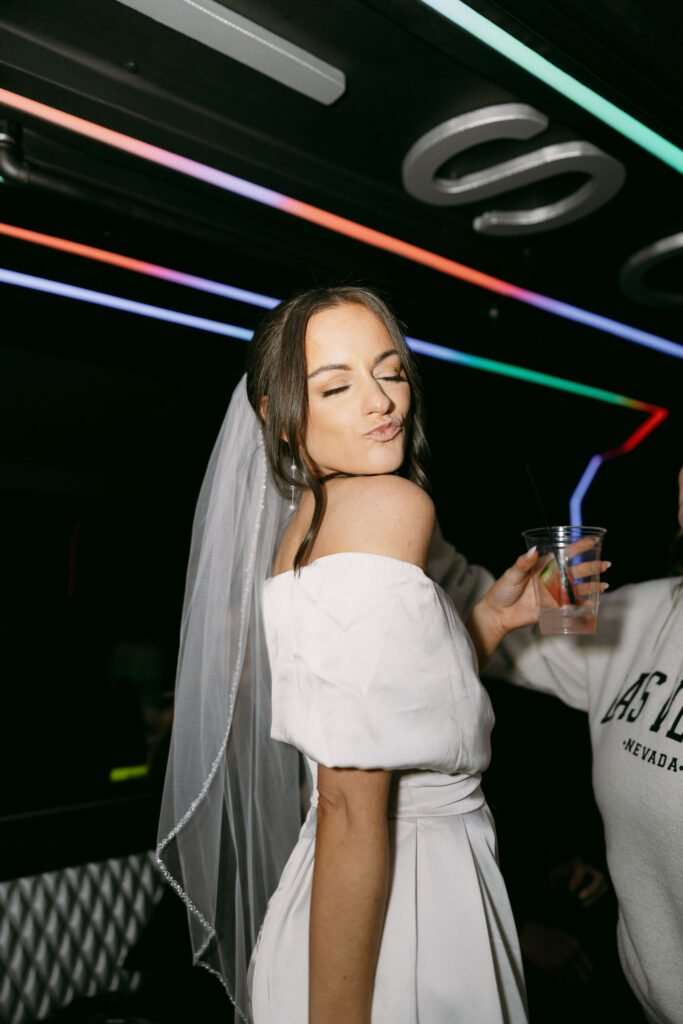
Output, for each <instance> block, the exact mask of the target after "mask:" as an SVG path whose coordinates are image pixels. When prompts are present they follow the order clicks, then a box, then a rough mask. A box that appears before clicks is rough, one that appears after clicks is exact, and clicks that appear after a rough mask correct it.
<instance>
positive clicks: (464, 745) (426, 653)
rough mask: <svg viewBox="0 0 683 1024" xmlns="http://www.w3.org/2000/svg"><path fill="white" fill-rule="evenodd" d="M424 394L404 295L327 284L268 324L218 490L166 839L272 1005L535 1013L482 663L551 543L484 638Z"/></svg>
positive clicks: (491, 618) (198, 563)
mask: <svg viewBox="0 0 683 1024" xmlns="http://www.w3.org/2000/svg"><path fill="white" fill-rule="evenodd" d="M422 417H423V414H422V400H421V396H420V389H419V382H418V379H417V376H416V371H415V369H414V366H413V364H412V361H411V357H410V353H409V350H408V348H407V346H406V343H405V341H404V339H403V336H402V334H401V331H400V328H399V326H398V324H397V322H396V320H395V319H394V317H393V316H392V314H391V313H390V312H389V310H388V309H387V308H386V306H385V305H384V303H383V302H382V301H381V300H380V299H379V298H378V297H377V296H376V295H375V294H374V293H372V292H371V291H369V290H367V289H363V288H351V287H345V288H335V289H317V290H314V291H310V292H306V293H304V294H302V295H299V296H298V297H296V298H294V299H292V300H290V301H288V302H285V303H282V304H281V305H280V306H278V307H277V308H276V309H275V310H273V311H272V312H271V313H270V314H268V316H267V317H266V318H265V320H264V321H263V323H262V324H261V326H260V327H259V329H258V331H257V332H256V335H255V337H254V341H253V342H252V347H251V352H250V366H249V370H248V373H247V377H246V385H245V380H244V379H243V380H242V382H241V383H240V385H239V386H238V387H237V389H236V391H235V393H234V395H233V398H232V401H231V404H230V408H229V410H228V414H227V416H226V420H225V422H224V425H223V428H222V431H221V435H220V436H219V439H218V442H217V444H216V447H215V449H214V452H213V455H212V458H211V462H210V464H209V468H208V470H207V475H206V478H205V481H204V485H203V488H202V492H201V495H200V499H199V504H198V508H197V514H196V517H195V525H194V531H193V542H192V549H191V553H190V565H189V569H188V580H187V590H186V595H185V606H184V612H183V623H182V642H181V651H180V658H179V669H178V687H177V700H176V719H175V725H174V734H173V743H172V750H171V758H170V762H169V769H168V775H167V781H166V791H165V797H164V804H163V808H162V820H161V827H160V842H159V847H158V858H159V862H160V864H161V866H162V870H163V871H164V873H165V874H166V876H167V878H168V879H169V881H171V884H173V885H174V887H175V888H176V889H177V891H178V892H179V893H180V895H181V896H183V898H184V899H185V900H186V902H187V905H188V909H189V919H190V928H191V933H192V941H193V948H194V952H195V958H196V960H197V961H199V962H203V963H204V965H205V966H207V967H209V969H210V970H213V971H214V972H215V973H217V974H218V975H219V976H220V977H221V978H222V979H223V981H224V983H225V984H226V987H227V988H228V991H229V993H230V995H231V997H232V998H233V1000H234V1001H235V1004H236V1007H237V1010H238V1012H239V1013H240V1015H241V1016H243V1017H245V1018H247V1017H248V1019H250V1020H253V1021H254V1022H255V1024H304V1022H306V1021H310V1024H346V1022H348V1024H351V1022H353V1024H370V1022H372V1024H416V1022H417V1021H421V1022H427V1024H454V1022H457V1021H462V1022H463V1024H499V1022H500V1024H523V1022H524V1021H526V1008H525V995H524V983H523V975H522V968H521V961H520V954H519V948H518V944H517V937H516V932H515V927H514V922H513V919H512V914H511V912H510V907H509V904H508V899H507V895H506V892H505V887H504V884H503V881H502V878H501V875H500V871H499V868H498V864H497V858H496V840H495V832H494V827H493V821H492V818H491V814H490V811H489V809H488V807H487V805H486V801H485V798H484V795H483V793H482V790H481V787H480V776H481V772H482V771H483V770H484V769H485V768H486V766H487V764H488V760H489V756H490V747H489V734H490V731H491V728H492V725H493V716H492V713H491V708H490V705H489V701H488V698H487V696H486V693H485V691H484V690H483V688H482V687H481V684H480V682H479V679H478V671H479V668H480V667H481V666H482V663H483V662H484V661H485V660H486V659H487V658H488V656H489V655H490V653H491V652H492V650H493V648H494V647H495V646H496V644H497V643H498V641H499V640H500V639H501V638H502V636H503V635H504V633H506V632H507V631H508V630H509V629H511V628H514V627H516V626H519V625H523V624H526V623H528V622H531V621H533V620H534V619H535V604H534V601H533V595H532V594H531V583H530V576H529V571H530V569H531V568H532V567H533V565H534V564H535V561H536V557H537V556H536V555H535V553H534V552H530V553H528V554H526V555H524V556H521V557H520V558H519V559H518V560H517V562H516V563H515V565H514V566H513V567H512V568H511V569H509V570H508V571H507V573H506V574H505V575H504V576H503V577H501V579H500V580H499V581H498V582H497V583H496V584H495V585H494V587H493V588H492V589H491V590H490V591H489V592H488V594H487V595H486V597H485V598H484V599H483V600H482V601H480V602H479V603H478V604H477V605H476V606H475V608H474V610H473V611H472V613H471V616H470V618H469V622H468V629H469V631H470V634H471V638H472V639H470V635H468V632H467V631H466V629H465V627H464V625H463V623H462V620H461V619H460V618H459V616H458V614H457V612H456V611H455V609H454V607H453V605H452V603H451V601H450V600H449V598H448V597H447V595H446V594H445V593H444V591H443V590H442V589H441V588H440V587H439V586H438V585H437V584H436V583H435V582H433V581H432V579H430V577H429V576H428V575H427V572H426V570H427V568H428V555H429V551H430V545H431V542H432V534H433V530H434V507H433V504H432V501H431V498H430V497H429V495H428V493H427V490H426V486H427V481H426V478H425V474H424V470H423V468H422V465H421V461H422V459H423V457H424V454H425V451H426V442H425V433H424V427H423V418H422ZM297 499H298V500H297ZM478 662H479V665H478ZM297 752H298V753H297ZM300 755H303V757H301V756H300ZM303 764H305V765H307V767H308V772H309V773H310V779H311V780H312V787H311V790H312V794H313V795H312V799H311V801H310V807H309V809H308V811H307V812H306V814H305V820H304V821H303V824H301V815H300V810H299V792H300V773H301V770H302V769H301V766H302V765H303ZM297 833H298V838H297ZM266 908H267V912H266ZM247 968H248V970H247Z"/></svg>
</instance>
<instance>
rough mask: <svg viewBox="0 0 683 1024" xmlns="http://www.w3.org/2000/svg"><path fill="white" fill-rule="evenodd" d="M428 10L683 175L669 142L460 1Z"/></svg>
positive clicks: (681, 155)
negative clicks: (433, 11) (438, 14)
mask: <svg viewBox="0 0 683 1024" xmlns="http://www.w3.org/2000/svg"><path fill="white" fill-rule="evenodd" d="M422 2H423V3H424V4H426V5H427V6H428V7H431V8H433V10H435V11H438V12H439V13H440V14H443V16H444V17H445V18H448V20H449V21H452V22H453V24H455V25H457V26H458V27H459V28H462V29H464V30H465V32H469V34H470V35H473V36H476V38H477V39H479V40H481V42H483V43H486V45H487V46H490V47H491V48H492V49H494V50H497V51H498V53H501V54H502V55H503V56H504V57H507V58H508V60H511V61H512V62H513V64H517V66H518V67H520V68H523V69H524V70H525V71H528V72H529V74H530V75H533V76H534V78H538V79H539V80H540V81H541V82H545V84H546V85H549V86H550V88H551V89H555V91H556V92H559V93H561V95H562V96H565V97H566V98H567V99H568V100H571V101H572V103H576V104H577V106H579V107H582V108H583V109H584V110H585V111H587V113H589V114H592V115H593V117H597V118H598V120H599V121H602V122H603V123H604V124H606V125H609V127H610V128H613V129H614V130H615V131H617V132H619V134H620V135H623V136H625V137H626V138H627V139H630V140H631V142H635V144H636V146H640V147H641V149H645V150H647V152H648V153H651V154H652V155H653V156H656V157H657V159H658V160H662V161H663V162H664V163H665V164H668V165H669V167H673V169H674V170H675V171H679V172H683V150H682V149H680V148H679V147H678V146H676V145H674V143H673V142H669V141H668V139H665V138H664V137H663V136H662V135H659V134H658V133H657V132H655V131H653V130H652V128H648V127H647V125H644V124H643V123H642V121H638V120H637V119H636V118H635V117H632V116H631V115H630V114H627V113H626V111H625V110H622V109H621V108H620V107H617V106H616V105H615V104H614V103H611V102H610V101H609V100H606V99H605V98H604V97H603V96H600V94H599V93H597V92H594V90H593V89H589V88H588V86H587V85H583V84H582V83H581V82H579V81H577V79H576V78H573V77H572V76H571V75H568V74H567V72H566V71H561V70H560V68H558V67H555V65H554V64H551V63H550V61H549V60H546V58H545V57H541V55H540V54H538V53H536V52H535V50H532V49H531V48H530V47H529V46H526V45H525V44H524V43H521V42H520V41H519V39H515V37H514V36H512V35H510V33H509V32H505V30H504V29H502V28H499V26H498V25H495V24H494V23H493V22H492V21H489V20H488V18H485V17H484V16H483V15H482V14H479V13H477V11H473V10H472V8H471V7H468V6H467V4H464V3H462V2H461V0H422Z"/></svg>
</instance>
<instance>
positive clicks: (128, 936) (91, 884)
mask: <svg viewBox="0 0 683 1024" xmlns="http://www.w3.org/2000/svg"><path fill="white" fill-rule="evenodd" d="M163 887H164V883H163V881H162V879H161V877H160V875H159V874H158V873H157V871H156V869H155V867H154V857H153V854H152V853H141V854H135V855H134V856H130V857H122V858H120V859H116V860H107V861H103V862H101V863H97V864H84V865H82V866H80V867H73V868H64V869H62V870H60V871H52V872H48V873H46V874H42V875H35V876H33V877H31V878H15V879H13V880H12V881H9V882H2V883H0V1021H2V1022H3V1024H28V1022H30V1021H35V1020H41V1019H42V1018H44V1017H47V1016H49V1014H51V1013H53V1012H54V1011H55V1010H56V1009H58V1008H59V1007H61V1006H65V1005H66V1004H67V1003H70V1002H71V1000H72V999H74V998H76V997H77V996H86V995H96V994H97V993H100V992H107V991H111V990H118V991H122V992H130V991H133V990H134V989H135V988H136V987H137V985H138V984H139V976H138V975H135V974H131V973H130V972H128V971H123V970H121V969H120V964H121V963H122V962H123V959H124V957H125V956H126V953H127V952H128V950H129V948H130V947H131V946H132V945H133V943H134V942H135V941H136V939H137V937H138V935H139V933H140V931H141V929H142V927H143V926H144V925H145V924H146V922H147V920H148V919H149V916H150V913H151V911H152V908H153V906H154V904H155V903H156V902H157V901H158V900H159V899H160V898H161V894H162V891H163Z"/></svg>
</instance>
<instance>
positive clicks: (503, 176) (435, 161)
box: [403, 103, 626, 235]
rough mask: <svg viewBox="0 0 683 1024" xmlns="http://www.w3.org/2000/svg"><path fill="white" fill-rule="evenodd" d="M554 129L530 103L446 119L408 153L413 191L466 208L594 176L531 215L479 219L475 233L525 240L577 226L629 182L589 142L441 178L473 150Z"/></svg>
mask: <svg viewBox="0 0 683 1024" xmlns="http://www.w3.org/2000/svg"><path fill="white" fill-rule="evenodd" d="M547 126H548V119H547V117H546V116H545V114H542V113H541V112H540V111H538V110H535V109H534V108H533V107H529V106H527V104H525V103H500V104H497V105H496V106H492V107H482V108H481V109H480V110H472V111H470V112H469V113H467V114H461V115H460V116H459V117H453V118H451V119H450V120H448V121H444V122H443V123H442V124H440V125H437V126H436V128H432V129H431V131H428V132H427V133H426V134H425V135H423V136H422V137H421V138H419V139H418V140H417V142H416V143H415V145H414V146H412V147H411V149H410V150H409V151H408V153H407V154H406V157H405V159H404V161H403V184H404V186H405V188H406V191H408V192H410V194H411V195H413V196H415V198H416V199H420V200H422V202H424V203H430V204H431V205H433V206H462V205H464V204H466V203H474V202H481V201H482V200H484V199H490V198H491V197H492V196H498V195H501V194H502V193H504V192H511V191H513V190H514V189H518V188H522V187H524V186H525V185H531V184H533V183H535V182H538V181H544V180H545V179H546V178H552V177H554V176H555V175H558V174H567V173H569V172H574V173H579V174H587V175H588V181H587V182H586V183H585V184H583V185H581V186H580V187H579V188H578V189H576V191H574V192H572V193H570V195H568V196H566V197H565V198H564V199H560V200H558V201H557V202H554V203H549V204H548V205H547V206H538V207H536V208H535V209H531V210H489V211H487V212H486V213H483V214H482V215H481V216H479V217H476V218H475V220H474V222H473V227H474V230H475V231H478V232H480V233H481V234H484V235H525V234H532V233H533V232H536V231H548V230H550V229H551V228H556V227H560V226H561V225H562V224H570V223H571V222H572V221H575V220H578V219H579V218H580V217H585V216H586V215H587V214H588V213H592V212H593V210H597V209H598V207H600V206H602V205H603V204H604V203H606V202H607V201H608V200H609V199H611V198H612V196H614V195H616V193H617V192H618V191H619V189H620V188H621V186H622V184H623V181H624V178H625V176H626V172H625V170H624V167H623V164H621V163H619V161H618V160H615V159H614V158H613V157H611V156H608V155H607V153H603V151H602V150H601V149H598V148H597V147H596V146H593V145H591V143H590V142H583V141H580V140H575V141H570V142H560V143H555V144H554V145H551V146H544V147H543V148H542V149H536V150H534V151H533V152H531V153H525V154H524V156H520V157H516V158H515V159H513V160H505V161H503V163H499V164H494V165H493V166H492V167H487V168H485V169H484V170H481V171H474V172H473V173H471V174H463V175H461V176H459V177H457V178H444V177H440V176H439V173H438V172H439V168H440V167H442V166H443V164H444V163H446V161H447V160H451V159H452V158H453V157H454V156H456V155H457V154H458V153H462V152H463V151H464V150H466V149H471V148H472V147H473V146H478V145H481V144H482V143H484V142H492V141H494V140H497V139H531V138H533V137H534V136H535V135H538V134H539V133H540V132H542V131H544V130H545V128H547Z"/></svg>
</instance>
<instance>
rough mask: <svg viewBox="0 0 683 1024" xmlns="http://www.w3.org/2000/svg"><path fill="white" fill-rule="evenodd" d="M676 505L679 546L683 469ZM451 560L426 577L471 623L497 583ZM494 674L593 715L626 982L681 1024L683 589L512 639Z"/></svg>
mask: <svg viewBox="0 0 683 1024" xmlns="http://www.w3.org/2000/svg"><path fill="white" fill-rule="evenodd" d="M679 503H680V504H679V512H678V518H679V523H680V526H681V531H682V534H683V469H681V472H680V474H679ZM679 541H680V536H679ZM440 543H441V545H443V542H442V541H441V542H440ZM450 551H451V557H450V559H449V558H448V557H447V556H446V552H445V549H444V548H443V546H442V547H441V548H440V551H436V550H435V552H434V558H433V561H432V562H431V563H430V565H429V566H428V570H427V571H428V572H429V573H430V575H431V572H433V573H434V575H433V577H432V578H434V579H436V581H437V582H440V583H441V584H442V586H444V589H446V590H448V591H449V592H450V591H452V594H451V596H452V597H453V600H454V602H455V604H456V607H458V610H459V611H460V612H461V614H463V616H465V615H466V614H467V613H468V611H469V609H470V608H471V607H472V605H473V603H474V600H478V599H479V597H480V596H481V594H482V592H483V591H484V590H485V588H486V586H487V584H488V585H490V582H491V576H490V574H488V573H487V572H486V570H483V569H480V568H479V567H477V566H468V565H467V563H466V561H465V560H464V559H463V558H462V556H459V555H457V553H456V552H455V551H454V550H453V549H450ZM432 566H433V568H432ZM430 570H431V571H430ZM439 577H440V578H439ZM488 671H489V672H490V674H491V675H492V676H495V677H496V678H505V679H507V680H509V681H511V682H514V683H516V684H518V685H521V686H525V687H529V688H532V689H536V690H541V691H543V692H546V693H551V694H554V695H555V696H557V697H559V698H560V699H561V700H563V701H564V702H565V703H566V704H568V705H570V706H571V707H573V708H578V709H580V710H582V711H585V712H586V713H587V714H588V718H589V726H590V735H591V744H592V749H593V785H594V789H595V796H596V801H597V804H598V807H599V809H600V813H601V815H602V818H603V822H604V826H605V842H606V853H607V863H608V867H609V871H610V875H611V878H612V883H613V885H614V890H615V892H616V896H617V900H618V904H619V919H618V925H617V944H618V948H619V955H620V959H621V963H622V966H623V969H624V973H625V975H626V978H627V980H628V982H629V984H630V985H631V987H632V989H633V991H634V992H635V994H636V996H637V997H638V999H639V1001H640V1003H641V1005H642V1007H643V1010H644V1013H645V1015H646V1017H647V1019H648V1021H650V1022H654V1024H683V579H682V578H681V577H680V576H677V577H673V578H666V579H658V580H650V581H648V582H646V583H639V584H635V585H632V586H625V587H621V588H619V589H618V590H615V591H614V592H613V593H611V594H607V595H605V596H604V597H603V598H601V602H600V614H599V617H598V628H597V634H596V636H540V635H539V634H538V632H537V630H536V629H533V628H532V629H529V628H525V629H522V630H518V631H516V632H515V633H510V634H508V636H506V637H505V639H504V640H503V642H502V643H501V645H500V647H499V648H498V650H497V651H496V653H495V654H494V656H493V658H492V660H491V662H490V663H489V666H488ZM568 753H569V752H568ZM539 768H541V769H542V770H546V769H545V768H543V766H539Z"/></svg>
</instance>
